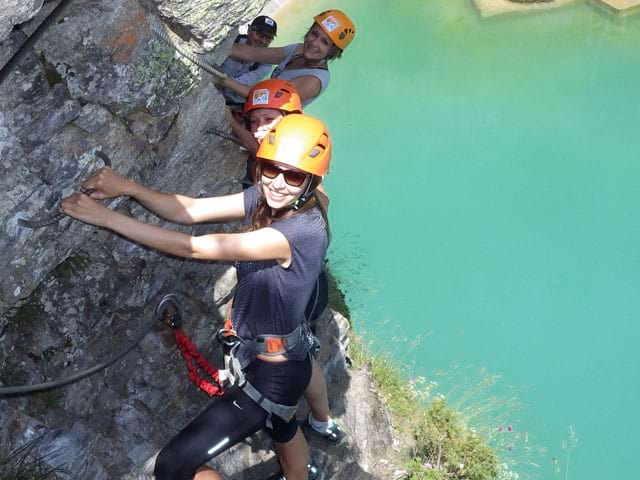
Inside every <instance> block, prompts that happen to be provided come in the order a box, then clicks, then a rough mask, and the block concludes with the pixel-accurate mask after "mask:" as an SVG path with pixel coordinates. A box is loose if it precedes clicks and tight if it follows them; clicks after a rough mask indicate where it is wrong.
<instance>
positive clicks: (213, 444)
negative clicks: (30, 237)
mask: <svg viewBox="0 0 640 480" xmlns="http://www.w3.org/2000/svg"><path fill="white" fill-rule="evenodd" d="M256 158H257V160H258V162H257V163H256V179H257V181H256V183H255V185H254V186H253V187H252V188H249V189H247V190H245V191H243V192H240V193H237V194H232V195H225V196H220V197H210V198H191V197H186V196H182V195H175V194H164V193H159V192H155V191H152V190H149V189H147V188H145V187H143V186H141V185H139V184H138V183H136V182H134V181H133V180H130V179H127V178H125V177H122V176H120V175H118V174H117V173H116V172H115V171H113V170H112V169H110V168H103V169H102V170H100V171H99V172H98V173H97V174H96V175H94V176H93V177H91V178H90V179H88V180H87V181H86V182H85V183H84V184H83V187H84V189H85V191H89V190H91V193H90V195H86V194H84V193H77V194H74V195H72V196H70V197H68V198H66V199H65V200H64V201H63V202H62V204H61V211H62V212H63V213H66V214H67V215H70V216H72V217H74V218H77V219H79V220H81V221H83V222H86V223H89V224H93V225H96V226H99V227H103V228H107V229H110V230H112V231H114V232H115V233H117V234H119V235H121V236H124V237H126V238H128V239H130V240H132V241H134V242H137V243H140V244H143V245H146V246H148V247H151V248H155V249H158V250H160V251H162V252H165V253H168V254H171V255H175V256H181V257H185V258H196V259H203V260H221V261H229V260H235V261H236V269H237V273H238V284H237V289H236V294H235V296H234V300H233V311H232V316H231V321H232V326H233V330H232V332H233V335H234V336H235V337H236V338H237V339H239V341H238V342H237V343H236V344H235V345H234V347H233V349H232V353H233V356H234V358H236V359H237V361H238V362H240V363H241V364H242V365H243V368H242V369H241V370H238V371H236V372H235V373H236V374H237V375H243V376H244V379H245V380H246V381H245V382H244V383H240V384H237V385H234V386H232V387H230V388H228V389H227V390H226V392H225V395H224V396H222V397H218V398H217V399H216V400H214V401H213V402H212V404H211V405H210V406H209V407H208V408H207V409H206V410H205V411H204V412H203V413H202V414H200V415H199V416H198V417H197V418H196V419H195V420H193V421H192V422H191V423H190V424H189V425H187V426H186V427H185V428H184V429H183V430H182V431H181V432H180V433H178V435H176V437H174V438H173V439H172V440H171V441H170V442H169V444H167V445H166V446H165V447H164V448H163V449H162V450H161V452H160V453H159V455H158V457H157V459H156V463H155V471H154V474H155V476H156V479H157V480H169V479H170V480H177V479H180V480H182V479H185V480H186V479H189V480H191V479H194V478H196V479H197V480H212V479H220V478H221V477H220V476H219V475H218V474H216V473H215V472H214V471H213V470H211V469H210V468H209V467H203V466H202V465H203V464H204V463H205V462H207V461H208V460H210V459H211V458H212V457H214V456H216V455H218V454H219V453H221V452H223V451H225V450H226V449H228V448H229V447H231V446H232V445H234V444H235V443H237V442H239V441H241V440H242V439H244V438H246V437H247V436H249V435H252V434H253V433H255V432H256V431H258V430H260V429H265V430H266V431H267V433H268V434H269V435H271V437H272V438H273V440H274V442H275V449H276V452H277V453H278V457H279V460H280V464H281V465H282V468H283V471H284V475H286V478H287V479H288V480H303V479H306V478H307V460H308V457H309V455H308V447H307V444H306V442H305V440H304V436H303V435H302V433H301V431H300V428H299V426H298V423H297V421H296V418H295V415H294V414H295V409H296V406H297V402H298V399H299V398H300V396H301V395H302V393H303V392H304V390H305V388H306V387H307V385H308V384H309V380H310V378H311V372H312V366H311V360H310V355H309V349H310V345H309V338H308V336H307V335H306V334H305V332H304V330H303V327H302V325H303V320H304V314H305V307H306V305H307V300H308V299H309V298H310V297H311V293H312V291H313V288H314V287H315V284H316V280H317V278H318V275H319V274H320V271H321V270H322V266H323V262H324V257H325V253H326V249H327V245H328V242H329V227H328V221H327V216H326V204H325V203H324V202H323V200H322V198H321V196H318V195H317V193H316V187H317V186H318V184H319V183H320V181H321V178H322V176H323V175H325V174H326V173H327V172H328V170H329V162H330V158H331V141H330V139H329V135H328V133H327V131H326V128H325V126H324V124H323V123H322V122H321V121H320V120H317V119H315V118H313V117H309V116H306V115H300V114H291V115H288V116H286V117H285V118H284V119H282V120H281V121H280V122H279V123H278V124H277V125H276V126H275V127H274V128H273V129H271V130H270V131H269V132H268V133H267V135H266V137H265V140H264V141H263V142H262V143H261V145H260V147H259V148H258V151H257V153H256ZM124 195H127V196H130V197H132V198H134V199H135V200H137V201H138V202H139V203H141V204H142V205H143V206H144V207H146V208H147V209H149V210H150V211H152V212H154V213H155V214H157V215H159V216H161V217H163V218H165V219H167V220H170V221H173V222H178V223H184V224H193V223H199V222H211V221H223V220H238V219H244V222H245V224H246V225H247V230H246V231H244V232H242V233H235V234H210V235H202V236H191V235H187V234H185V233H181V232H177V231H173V230H169V229H164V228H161V227H157V226H154V225H150V224H146V223H144V222H141V221H138V220H135V219H133V218H131V217H129V216H127V215H124V214H122V213H119V212H117V211H114V210H111V209H109V208H107V207H105V206H103V205H101V204H100V203H98V202H96V200H100V199H106V198H113V197H118V196H124Z"/></svg>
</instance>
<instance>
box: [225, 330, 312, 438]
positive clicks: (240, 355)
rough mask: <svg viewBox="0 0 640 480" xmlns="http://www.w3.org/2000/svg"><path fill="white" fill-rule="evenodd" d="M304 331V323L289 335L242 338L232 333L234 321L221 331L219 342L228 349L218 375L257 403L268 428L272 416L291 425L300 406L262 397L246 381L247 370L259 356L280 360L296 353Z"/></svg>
mask: <svg viewBox="0 0 640 480" xmlns="http://www.w3.org/2000/svg"><path fill="white" fill-rule="evenodd" d="M304 336H305V327H304V325H303V324H302V323H301V324H300V325H298V327H297V328H296V329H295V330H293V331H292V332H291V333H289V334H287V335H258V336H257V337H256V338H255V339H250V338H246V337H241V336H239V335H238V334H237V333H236V331H235V330H234V329H233V326H232V324H231V320H227V322H226V323H225V325H224V327H222V328H221V329H220V330H218V340H219V341H220V342H221V343H222V344H223V346H224V349H225V355H224V363H225V368H224V370H220V371H219V372H218V375H219V377H220V379H221V380H222V381H226V382H228V383H229V384H230V385H237V386H238V387H239V388H241V389H242V391H243V392H244V393H245V394H246V395H247V396H248V397H249V398H251V399H252V400H253V401H254V402H256V403H257V404H258V405H260V406H261V407H262V408H263V409H264V410H265V411H266V412H267V413H268V414H269V417H268V418H267V426H268V427H270V428H271V427H272V424H271V415H275V416H277V417H280V418H282V419H284V420H285V421H287V422H288V421H290V420H291V419H292V418H293V416H294V415H295V413H296V410H297V408H298V406H297V405H282V404H280V403H276V402H273V401H272V400H270V399H268V398H266V397H265V396H264V395H262V394H261V393H260V392H259V391H258V390H257V389H256V388H255V387H254V386H253V385H251V383H250V382H248V381H247V379H246V376H245V374H244V369H245V368H246V367H247V366H248V365H249V364H250V363H251V362H252V361H253V360H254V358H255V356H256V355H258V354H259V355H265V356H277V355H282V354H284V353H287V352H288V351H291V350H292V349H294V348H295V347H296V346H297V345H298V344H299V343H300V342H301V341H302V340H303V338H304Z"/></svg>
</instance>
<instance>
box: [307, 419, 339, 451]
mask: <svg viewBox="0 0 640 480" xmlns="http://www.w3.org/2000/svg"><path fill="white" fill-rule="evenodd" d="M307 425H308V426H309V430H310V431H311V433H313V434H314V435H317V436H318V437H322V438H324V439H325V440H326V441H327V443H330V444H331V445H337V444H338V443H340V442H341V441H342V439H343V438H344V432H343V431H342V430H340V427H338V424H337V423H336V422H335V420H333V419H330V420H329V425H328V426H327V427H326V428H324V429H318V428H317V427H316V426H314V422H313V416H312V413H311V412H309V416H308V417H307Z"/></svg>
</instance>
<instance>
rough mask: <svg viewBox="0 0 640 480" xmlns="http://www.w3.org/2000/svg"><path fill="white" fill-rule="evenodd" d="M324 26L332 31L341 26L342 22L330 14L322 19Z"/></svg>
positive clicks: (328, 30)
mask: <svg viewBox="0 0 640 480" xmlns="http://www.w3.org/2000/svg"><path fill="white" fill-rule="evenodd" d="M322 26H323V27H324V28H326V29H327V32H329V33H331V32H333V31H334V30H335V29H336V28H338V27H339V26H340V22H338V21H337V20H336V19H335V18H334V17H333V16H329V17H327V18H325V19H324V20H323V21H322Z"/></svg>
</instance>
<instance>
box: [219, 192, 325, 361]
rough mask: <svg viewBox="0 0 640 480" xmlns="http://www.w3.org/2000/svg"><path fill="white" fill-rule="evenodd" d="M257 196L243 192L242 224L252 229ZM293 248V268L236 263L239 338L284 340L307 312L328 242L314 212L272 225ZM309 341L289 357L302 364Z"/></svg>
mask: <svg viewBox="0 0 640 480" xmlns="http://www.w3.org/2000/svg"><path fill="white" fill-rule="evenodd" d="M259 199H260V193H259V192H258V189H257V188H256V187H255V186H253V187H251V188H248V189H247V190H245V191H244V207H245V212H246V216H245V223H246V224H250V223H251V218H252V216H253V212H254V211H255V208H256V206H257V205H258V200H259ZM269 228H273V229H275V230H278V231H279V232H281V233H282V234H283V235H284V236H285V238H286V239H287V241H288V242H289V247H290V248H291V265H289V267H287V268H284V267H282V266H281V265H280V264H279V263H278V262H277V261H276V260H263V261H244V262H236V270H237V272H238V285H237V289H236V294H235V296H234V299H233V309H232V317H231V320H232V323H233V327H234V329H235V330H236V331H237V332H238V334H239V335H240V336H242V337H249V338H255V337H256V336H257V335H286V334H288V333H291V332H292V331H293V330H295V329H296V328H297V327H298V325H299V324H300V323H301V322H302V321H303V320H304V318H305V315H304V311H305V307H306V305H307V302H308V301H309V298H310V296H311V293H312V292H313V290H314V288H315V285H316V281H317V279H318V275H319V274H320V271H321V270H322V267H323V264H324V257H325V254H326V251H327V245H328V239H327V234H326V229H325V222H324V219H323V218H322V215H321V214H320V211H319V210H318V209H317V208H312V209H310V210H307V211H306V212H303V213H295V214H293V215H291V216H289V217H287V218H285V219H283V220H277V221H275V222H273V223H272V224H271V225H270V226H269ZM308 347H309V345H308V340H307V339H306V337H305V340H304V341H303V342H301V344H298V346H297V347H296V348H295V350H294V351H293V352H291V353H288V354H287V357H288V358H290V359H292V360H304V358H305V357H306V355H307V351H308Z"/></svg>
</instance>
